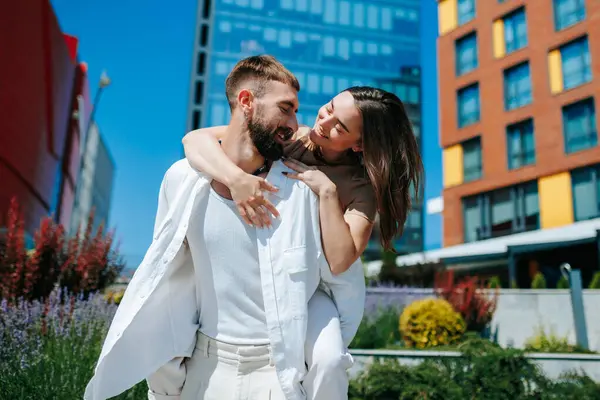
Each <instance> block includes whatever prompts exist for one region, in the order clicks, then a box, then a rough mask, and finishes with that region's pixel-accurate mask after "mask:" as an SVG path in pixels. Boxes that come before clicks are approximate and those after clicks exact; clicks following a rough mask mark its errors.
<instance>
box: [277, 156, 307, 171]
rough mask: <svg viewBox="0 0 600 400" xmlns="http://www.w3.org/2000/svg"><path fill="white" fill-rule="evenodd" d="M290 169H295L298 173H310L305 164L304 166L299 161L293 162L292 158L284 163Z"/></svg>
mask: <svg viewBox="0 0 600 400" xmlns="http://www.w3.org/2000/svg"><path fill="white" fill-rule="evenodd" d="M283 163H284V164H285V165H286V166H287V167H288V168H290V169H293V170H294V171H296V172H304V171H308V167H307V166H306V165H304V164H302V163H301V162H299V161H296V160H292V159H291V158H288V159H287V160H285V161H284V162H283Z"/></svg>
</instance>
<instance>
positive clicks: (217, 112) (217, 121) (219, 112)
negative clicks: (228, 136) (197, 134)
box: [210, 103, 226, 125]
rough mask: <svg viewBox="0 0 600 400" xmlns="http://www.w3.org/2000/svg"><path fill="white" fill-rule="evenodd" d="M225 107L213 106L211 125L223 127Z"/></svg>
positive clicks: (220, 105) (221, 105)
mask: <svg viewBox="0 0 600 400" xmlns="http://www.w3.org/2000/svg"><path fill="white" fill-rule="evenodd" d="M225 113H226V111H225V106H224V105H223V104H219V103H217V104H213V105H212V108H211V114H210V123H211V125H225V122H226V121H225V118H226V115H225Z"/></svg>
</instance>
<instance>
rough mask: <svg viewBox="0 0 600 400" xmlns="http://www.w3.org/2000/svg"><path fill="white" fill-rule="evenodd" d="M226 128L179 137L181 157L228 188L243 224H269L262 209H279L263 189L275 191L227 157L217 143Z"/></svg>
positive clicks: (211, 129)
mask: <svg viewBox="0 0 600 400" xmlns="http://www.w3.org/2000/svg"><path fill="white" fill-rule="evenodd" d="M226 128H227V127H226V126H217V127H213V128H203V129H198V130H195V131H191V132H189V133H187V134H186V135H185V136H184V138H183V140H182V143H183V148H184V151H185V157H186V158H187V160H188V162H189V163H190V165H191V166H192V168H194V169H195V170H197V171H202V172H204V173H205V174H207V175H208V176H210V177H211V178H213V179H214V180H216V181H218V182H221V183H222V184H224V185H225V186H227V187H228V188H229V190H230V191H231V197H232V199H233V200H234V201H235V203H236V205H237V209H238V212H239V214H240V216H241V217H242V218H243V219H244V221H245V222H246V223H247V224H249V225H256V226H258V227H261V228H262V227H264V226H270V225H271V218H270V216H269V215H268V214H267V212H266V210H268V211H269V212H271V214H273V216H275V217H278V216H279V213H278V212H277V209H276V208H275V207H274V206H273V204H272V203H271V202H270V201H269V200H267V199H266V198H265V197H264V195H263V190H267V191H270V192H276V191H277V188H275V187H274V186H273V185H271V184H270V183H269V182H267V181H266V180H265V179H264V178H260V177H258V176H254V175H251V174H248V173H246V172H244V170H242V169H241V168H240V167H238V166H237V165H235V163H234V162H233V161H231V160H230V159H229V157H227V155H226V154H225V152H224V151H223V149H222V148H221V145H220V144H219V139H222V138H223V137H224V135H225V132H226ZM265 209H266V210H265Z"/></svg>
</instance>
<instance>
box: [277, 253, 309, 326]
mask: <svg viewBox="0 0 600 400" xmlns="http://www.w3.org/2000/svg"><path fill="white" fill-rule="evenodd" d="M308 263H309V253H308V251H307V248H306V246H300V247H292V248H289V249H285V250H284V251H283V268H284V270H285V271H286V278H287V279H286V289H287V290H286V293H285V294H284V296H285V297H287V298H288V301H287V302H286V303H288V304H289V307H290V311H291V316H292V317H293V318H294V319H306V314H307V309H308V306H307V301H308V300H307V294H306V290H307V281H308V277H309V276H308V273H309V265H308Z"/></svg>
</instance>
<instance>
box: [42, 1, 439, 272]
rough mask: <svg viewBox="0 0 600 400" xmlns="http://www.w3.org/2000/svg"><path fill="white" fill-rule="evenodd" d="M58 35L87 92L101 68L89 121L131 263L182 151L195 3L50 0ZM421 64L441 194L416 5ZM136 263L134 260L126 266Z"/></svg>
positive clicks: (430, 7)
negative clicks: (106, 81) (69, 45)
mask: <svg viewBox="0 0 600 400" xmlns="http://www.w3.org/2000/svg"><path fill="white" fill-rule="evenodd" d="M51 2H52V4H53V6H54V9H55V12H56V14H57V16H58V20H59V23H60V25H61V28H62V30H63V31H64V32H65V33H69V34H71V35H75V36H77V37H78V38H79V40H80V44H79V57H80V60H81V61H85V62H87V63H88V66H89V76H90V85H91V90H92V95H93V94H94V93H95V92H96V86H97V80H98V78H99V77H100V74H101V72H102V70H103V69H106V71H107V72H108V74H109V76H110V77H111V79H112V81H113V83H112V85H111V86H110V87H108V88H107V89H105V91H104V93H103V94H102V99H101V101H100V105H99V108H98V111H97V114H96V120H97V122H98V125H99V126H100V129H101V131H102V134H103V136H104V138H105V139H106V141H107V143H108V146H109V148H110V151H111V153H112V155H113V157H114V159H115V162H116V165H117V170H116V177H115V185H114V191H113V198H112V202H113V203H112V211H111V225H112V226H113V227H115V228H116V233H117V238H118V239H119V240H120V242H121V247H120V249H121V252H122V253H123V255H124V256H125V257H126V260H128V261H129V262H130V263H132V264H136V263H138V262H139V261H140V260H141V259H142V257H143V255H144V253H145V251H146V249H147V247H148V245H149V243H150V241H151V237H152V227H153V224H154V213H155V211H156V198H157V194H158V188H159V186H160V182H161V180H162V177H163V174H164V172H165V171H166V170H167V168H168V167H169V166H170V165H171V164H172V163H173V162H174V161H176V160H178V159H179V158H180V157H181V154H182V153H181V152H182V148H181V138H182V137H183V135H184V133H185V119H186V110H187V100H188V87H189V76H190V67H191V61H192V58H191V57H192V49H193V39H194V34H195V14H196V3H197V0H178V1H177V2H176V3H177V6H176V7H174V6H171V4H175V3H169V5H167V3H164V2H162V1H158V0H147V1H144V2H141V1H137V2H134V1H132V0H103V1H101V2H89V1H73V0H52V1H51ZM422 3H423V6H422V7H423V14H422V15H423V18H424V21H423V22H426V23H427V25H428V26H427V27H426V28H425V27H424V29H423V40H424V43H423V63H424V71H423V73H424V83H423V86H424V102H425V106H424V116H423V121H424V126H423V134H424V140H425V146H424V149H423V150H424V158H425V163H426V167H427V168H426V169H427V183H426V197H433V196H437V195H439V192H440V188H441V165H440V164H441V153H440V150H439V148H438V134H437V107H436V104H437V84H436V64H435V58H436V44H435V37H436V34H437V14H436V13H437V7H436V2H435V1H429V0H427V1H422ZM439 244H440V219H439V216H438V217H434V218H431V217H428V218H427V224H426V247H429V248H430V247H437V246H439ZM129 266H130V267H134V266H136V265H129Z"/></svg>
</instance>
